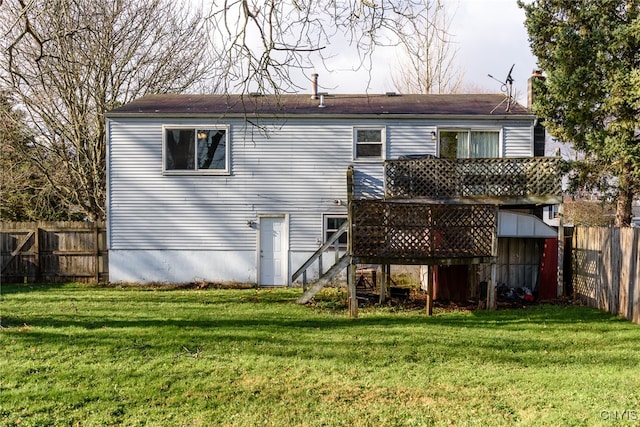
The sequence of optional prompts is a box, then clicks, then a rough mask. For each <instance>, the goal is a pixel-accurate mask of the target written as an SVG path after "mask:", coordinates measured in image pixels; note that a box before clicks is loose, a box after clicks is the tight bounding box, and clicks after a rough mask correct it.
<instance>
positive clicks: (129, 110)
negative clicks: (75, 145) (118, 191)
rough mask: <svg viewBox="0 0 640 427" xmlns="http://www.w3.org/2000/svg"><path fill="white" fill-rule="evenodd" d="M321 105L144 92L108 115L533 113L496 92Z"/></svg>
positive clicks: (294, 98)
mask: <svg viewBox="0 0 640 427" xmlns="http://www.w3.org/2000/svg"><path fill="white" fill-rule="evenodd" d="M319 105H320V99H313V98H312V97H311V96H310V95H280V96H273V95H270V96H267V95H147V96H145V97H143V98H140V99H137V100H135V101H133V102H131V103H129V104H126V105H124V106H122V107H120V108H117V109H115V110H112V111H110V112H109V113H108V114H107V115H108V116H111V117H115V116H154V115H163V116H167V115H173V116H191V115H194V116H203V115H205V116H210V115H212V116H220V115H227V116H233V115H244V116H246V115H278V116H285V115H323V116H344V115H348V116H354V115H355V116H357V115H381V114H385V115H388V114H389V115H474V116H477V115H495V116H498V115H500V116H504V115H507V116H522V115H527V116H530V115H531V112H530V111H528V110H527V109H526V108H525V107H523V106H522V105H520V104H515V105H513V104H512V106H511V108H510V111H506V106H507V104H506V99H505V96H504V95H500V94H476V95H470V94H454V95H386V94H383V95H371V94H368V95H365V94H362V95H324V107H319Z"/></svg>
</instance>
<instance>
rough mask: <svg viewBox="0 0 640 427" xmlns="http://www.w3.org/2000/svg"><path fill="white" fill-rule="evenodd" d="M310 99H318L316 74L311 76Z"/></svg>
mask: <svg viewBox="0 0 640 427" xmlns="http://www.w3.org/2000/svg"><path fill="white" fill-rule="evenodd" d="M311 99H318V74H316V73H313V74H311Z"/></svg>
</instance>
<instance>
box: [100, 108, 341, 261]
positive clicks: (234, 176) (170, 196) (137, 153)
mask: <svg viewBox="0 0 640 427" xmlns="http://www.w3.org/2000/svg"><path fill="white" fill-rule="evenodd" d="M175 122H176V121H175V120H172V121H171V123H172V124H173V123H175ZM194 123H195V122H194ZM162 124H163V122H162V121H159V120H153V121H152V120H141V119H130V120H124V119H121V120H110V122H109V133H110V138H111V143H110V146H109V162H110V169H111V173H110V176H109V181H110V182H109V188H110V194H109V223H110V230H111V231H110V245H111V248H113V249H191V250H196V249H200V250H206V249H214V250H253V249H255V246H256V231H255V230H254V229H252V228H250V227H248V226H247V221H250V220H255V218H257V216H258V215H260V214H271V213H289V212H290V213H292V215H291V224H290V227H291V230H290V235H291V238H290V244H291V248H292V249H304V250H315V249H316V248H317V246H316V240H317V236H319V235H320V234H321V230H322V223H321V221H320V220H319V216H318V213H319V212H336V213H346V207H343V206H337V205H336V204H335V200H346V170H347V167H348V165H349V164H350V163H351V152H352V124H351V123H349V126H345V125H341V126H336V125H325V126H317V124H316V123H314V122H306V123H304V122H303V123H298V124H296V125H287V126H286V127H284V128H282V129H279V130H273V131H272V133H270V134H269V135H262V134H256V133H254V134H253V135H251V130H248V131H247V129H245V128H244V126H243V124H242V123H241V122H238V121H235V122H230V123H228V125H230V142H231V144H230V145H231V147H230V149H231V154H230V157H231V162H232V167H231V171H232V173H231V175H229V176H209V175H198V176H173V175H171V176H167V175H163V174H162ZM183 124H189V122H188V121H185V123H183ZM197 124H198V126H200V125H202V120H199V121H198V122H197ZM205 124H206V123H205ZM212 125H216V123H212ZM247 135H248V136H247ZM309 135H313V136H314V137H313V139H312V140H310V138H309ZM245 136H247V138H246V139H245ZM341 159H342V160H341ZM309 236H313V239H310V238H309Z"/></svg>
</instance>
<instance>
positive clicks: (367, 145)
mask: <svg viewBox="0 0 640 427" xmlns="http://www.w3.org/2000/svg"><path fill="white" fill-rule="evenodd" d="M353 134H354V135H353V137H354V156H353V158H354V159H356V160H363V159H364V160H369V159H371V160H381V159H383V158H384V140H385V130H384V128H379V127H377V128H366V127H357V128H354V129H353Z"/></svg>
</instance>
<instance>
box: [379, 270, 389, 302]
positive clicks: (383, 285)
mask: <svg viewBox="0 0 640 427" xmlns="http://www.w3.org/2000/svg"><path fill="white" fill-rule="evenodd" d="M381 267H382V276H381V277H380V300H379V302H380V304H384V303H385V301H386V300H387V284H388V282H387V280H388V278H389V276H390V275H391V265H389V264H382V266H381Z"/></svg>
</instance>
